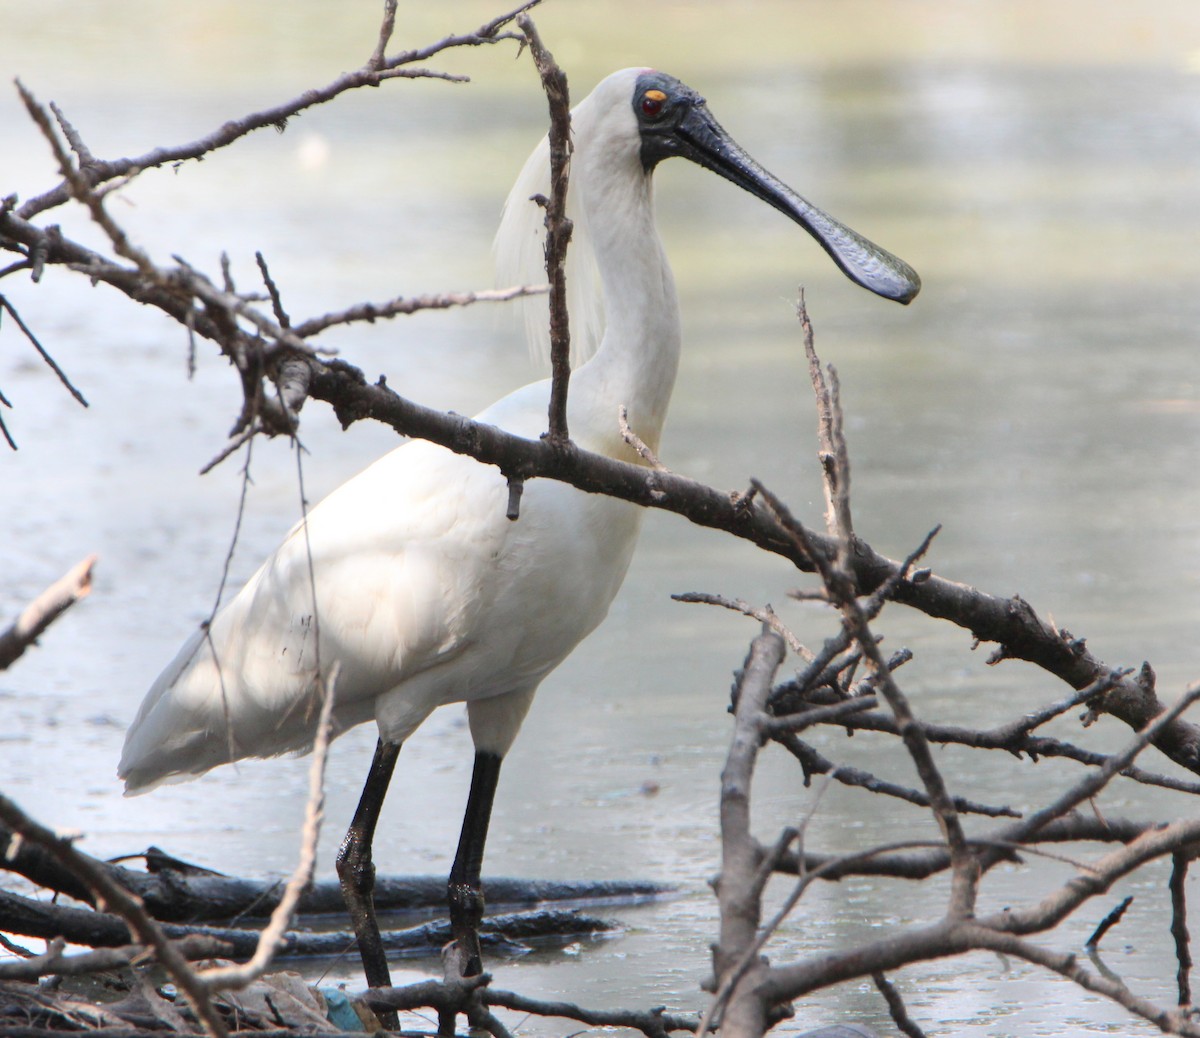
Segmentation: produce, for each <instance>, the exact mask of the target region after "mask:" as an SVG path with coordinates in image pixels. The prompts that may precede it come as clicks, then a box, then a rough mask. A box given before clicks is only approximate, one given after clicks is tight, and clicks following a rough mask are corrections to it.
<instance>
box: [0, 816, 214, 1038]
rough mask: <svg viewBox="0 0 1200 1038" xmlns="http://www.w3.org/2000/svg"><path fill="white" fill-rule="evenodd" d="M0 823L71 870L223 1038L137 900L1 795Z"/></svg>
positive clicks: (208, 1006) (201, 995)
mask: <svg viewBox="0 0 1200 1038" xmlns="http://www.w3.org/2000/svg"><path fill="white" fill-rule="evenodd" d="M0 822H3V823H4V824H5V825H7V826H8V827H9V828H11V829H12V830H13V832H14V833H17V834H19V835H20V836H22V837H23V838H25V839H27V840H31V841H33V842H34V843H37V844H38V845H39V846H40V847H42V848H43V849H44V850H46V851H47V852H48V853H49V854H50V855H52V856H53V857H54V858H56V859H57V860H58V861H60V862H61V863H62V864H63V865H65V866H66V867H67V868H68V869H70V870H71V871H72V872H73V873H74V874H75V875H76V876H78V877H79V879H80V880H81V881H82V882H83V883H85V884H86V885H87V886H88V887H89V888H90V889H91V891H92V892H93V894H94V895H95V898H96V902H97V905H98V906H101V907H107V908H110V909H112V910H113V911H115V912H116V913H118V914H119V915H120V916H121V918H122V919H124V920H125V922H126V923H127V924H128V926H129V929H130V931H131V932H132V933H133V934H134V935H135V936H136V937H137V939H138V940H139V941H140V942H141V943H143V944H145V945H148V946H149V947H152V948H153V949H154V951H155V953H156V955H157V956H158V961H159V962H161V963H162V964H163V966H164V967H165V968H166V970H167V972H168V973H169V974H170V976H171V979H172V980H173V981H174V982H175V983H176V984H177V985H178V987H179V989H180V991H182V992H183V994H184V996H185V997H186V998H187V1000H188V1002H189V1003H190V1004H191V1006H192V1009H193V1010H194V1011H195V1013H196V1016H197V1018H198V1019H199V1020H200V1022H201V1023H202V1024H203V1025H204V1029H205V1031H207V1032H208V1034H209V1035H210V1036H211V1038H225V1026H224V1024H223V1023H222V1022H221V1018H220V1017H219V1016H218V1015H217V1013H216V1010H215V1009H213V1006H212V1002H211V1001H210V1000H209V997H208V993H207V991H206V990H205V988H204V986H203V985H202V984H201V983H199V981H198V980H197V978H196V974H195V973H193V972H192V970H191V969H190V968H189V967H188V964H187V962H186V960H185V959H184V957H183V955H182V954H181V953H180V951H179V949H178V947H177V946H176V945H174V944H172V943H171V942H170V941H169V940H167V938H166V936H165V935H164V934H163V932H162V929H161V928H160V927H159V926H158V924H157V923H155V922H154V920H153V919H151V918H150V917H149V916H148V915H147V914H146V910H145V909H144V908H143V907H142V905H141V902H140V901H138V899H137V898H135V897H134V896H133V895H132V894H130V893H129V892H128V891H126V890H124V889H122V888H121V887H120V886H118V885H117V884H116V883H115V882H114V881H113V880H112V878H111V877H110V876H109V875H108V874H107V873H106V872H105V871H103V870H101V869H97V868H94V867H93V866H92V865H91V863H90V862H89V861H88V859H87V858H86V857H85V856H83V855H80V854H77V853H76V852H75V848H74V847H72V846H71V844H70V842H69V841H68V840H65V839H63V838H61V837H59V836H57V835H56V834H55V833H53V832H51V831H50V830H49V829H47V828H46V827H45V826H43V825H41V824H40V823H38V822H36V821H34V820H33V819H32V818H30V817H29V816H28V815H27V814H25V812H24V811H22V810H21V809H20V808H19V807H17V805H16V804H14V803H13V802H12V801H11V800H9V799H8V797H6V796H3V795H0Z"/></svg>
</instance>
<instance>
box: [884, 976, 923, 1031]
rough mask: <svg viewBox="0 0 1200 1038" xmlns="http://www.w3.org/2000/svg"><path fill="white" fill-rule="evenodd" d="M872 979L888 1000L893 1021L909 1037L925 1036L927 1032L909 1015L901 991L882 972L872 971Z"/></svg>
mask: <svg viewBox="0 0 1200 1038" xmlns="http://www.w3.org/2000/svg"><path fill="white" fill-rule="evenodd" d="M871 980H873V981H874V982H875V987H876V989H877V990H878V991H879V993H880V994H881V995H882V996H883V998H884V1001H885V1002H887V1007H888V1012H890V1013H891V1014H892V1021H893V1022H894V1023H895V1025H896V1026H897V1027H899V1028H900V1030H901V1031H903V1032H904V1033H905V1034H906V1035H908V1038H925V1032H924V1031H922V1030H921V1028H920V1027H918V1026H917V1024H916V1022H915V1021H914V1020H913V1018H912V1017H911V1016H909V1015H908V1009H907V1008H906V1007H905V1005H904V999H903V998H901V997H900V992H899V991H898V990H897V989H896V985H895V984H893V983H892V982H891V981H890V980H888V979H887V977H886V976H884V974H883V973H882V972H877V973H872V974H871Z"/></svg>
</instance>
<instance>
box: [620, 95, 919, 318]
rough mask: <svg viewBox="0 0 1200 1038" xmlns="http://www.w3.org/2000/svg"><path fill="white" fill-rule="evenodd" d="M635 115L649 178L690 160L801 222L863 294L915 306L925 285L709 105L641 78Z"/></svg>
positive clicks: (907, 268)
mask: <svg viewBox="0 0 1200 1038" xmlns="http://www.w3.org/2000/svg"><path fill="white" fill-rule="evenodd" d="M633 112H634V116H635V117H636V118H637V122H638V129H639V130H640V132H641V138H642V148H641V158H642V167H643V168H644V169H645V170H646V172H647V173H649V172H650V171H651V170H653V169H654V167H655V166H657V165H658V164H659V163H660V162H661V161H662V160H663V159H666V158H670V157H671V156H672V155H679V156H681V157H683V158H685V159H691V161H692V162H695V163H697V164H698V165H701V166H704V167H705V168H706V169H711V170H712V171H713V172H714V173H717V174H719V175H720V176H722V177H724V178H725V179H726V180H729V181H731V182H732V183H734V184H737V185H738V187H740V188H743V189H744V190H746V191H749V192H750V193H751V194H752V195H755V196H756V197H758V198H761V199H762V200H763V201H764V202H766V203H767V204H768V205H771V206H774V207H775V208H776V209H778V210H779V211H780V212H781V213H784V214H785V215H786V216H788V217H790V218H791V219H792V220H795V221H796V223H798V224H800V226H801V227H803V228H804V229H805V230H806V231H808V233H809V234H811V235H812V236H813V237H814V238H816V239H817V241H818V242H820V244H821V247H822V248H823V249H824V250H825V251H826V252H827V253H829V255H830V257H831V258H832V259H833V261H834V262H835V263H836V264H837V265H838V266H839V267H840V268H841V269H842V272H843V273H845V275H846V276H847V277H848V278H850V280H851V281H854V282H856V283H857V284H859V285H862V286H863V288H867V289H870V290H871V291H872V292H874V293H876V294H877V295H881V296H884V297H885V298H887V299H895V300H896V301H897V302H900V303H908V302H910V301H911V300H912V299H913V298H914V297H915V296H916V294H917V293H918V292H919V291H920V290H921V279H920V278H919V277H918V276H917V272H916V271H915V270H913V269H912V267H910V266H909V265H908V264H907V263H905V262H904V260H902V259H900V258H899V257H897V256H893V255H892V254H891V253H890V252H888V251H887V250H886V249H882V248H880V247H879V246H878V245H876V244H875V243H874V242H872V241H869V240H867V239H866V238H864V237H863V236H862V235H861V234H858V233H857V232H856V231H853V230H851V229H850V228H849V227H847V226H846V225H845V224H843V223H840V222H838V221H837V220H835V219H834V218H833V217H831V216H829V215H828V214H827V213H824V212H822V211H821V210H820V209H818V208H817V207H816V206H815V205H813V204H812V203H811V202H808V201H806V200H805V199H803V198H801V197H800V196H799V195H798V194H796V192H795V191H793V190H792V189H791V188H790V187H788V186H787V185H786V184H784V183H783V182H782V181H780V180H779V179H777V178H776V177H774V176H772V175H771V174H770V173H768V172H767V171H766V170H765V169H763V168H762V166H760V165H759V164H758V163H757V162H755V161H754V159H752V158H751V157H750V156H749V155H748V154H747V153H746V152H745V151H744V150H743V149H742V148H741V147H740V146H739V145H738V144H737V142H736V141H735V140H734V139H733V138H732V137H730V136H729V134H728V133H726V132H725V130H724V129H723V128H722V127H721V124H720V123H718V122H717V120H716V119H714V118H713V116H712V113H710V112H709V110H708V105H707V103H706V102H705V100H704V98H703V97H701V96H700V95H699V94H698V93H696V91H694V90H693V89H692V88H691V87H688V86H685V85H684V84H683V83H681V82H679V80H678V79H676V78H675V77H674V76H668V75H666V74H665V73H663V72H644V73H643V74H642V75H640V76H638V79H637V85H636V86H635V87H634V91H633Z"/></svg>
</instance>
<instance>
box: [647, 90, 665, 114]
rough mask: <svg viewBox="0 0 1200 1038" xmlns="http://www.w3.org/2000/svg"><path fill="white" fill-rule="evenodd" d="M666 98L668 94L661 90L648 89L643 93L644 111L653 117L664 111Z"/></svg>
mask: <svg viewBox="0 0 1200 1038" xmlns="http://www.w3.org/2000/svg"><path fill="white" fill-rule="evenodd" d="M666 99H667V95H666V94H664V93H663V92H662V91H661V90H647V91H646V92H645V93H644V94H643V95H642V112H643V113H644V114H646V115H648V116H650V118H651V119H653V118H654V117H655V116H657V115H660V114H661V113H662V109H663V102H664V101H665V100H666Z"/></svg>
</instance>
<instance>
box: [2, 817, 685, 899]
mask: <svg viewBox="0 0 1200 1038" xmlns="http://www.w3.org/2000/svg"><path fill="white" fill-rule="evenodd" d="M11 835H12V834H11V831H10V830H8V829H7V828H5V827H4V826H3V825H0V868H4V869H7V870H8V871H10V872H16V873H18V874H19V875H22V876H24V877H25V878H26V879H28V880H30V881H31V882H33V883H36V884H37V885H38V886H41V887H45V888H46V889H48V890H54V891H57V892H58V893H60V894H66V895H68V896H69V897H73V898H75V899H76V900H77V901H82V902H84V903H85V904H92V897H91V894H90V893H89V892H88V890H87V888H86V887H85V886H83V885H82V884H81V883H80V882H79V880H78V879H77V878H76V877H75V876H73V875H72V874H71V873H70V872H69V871H68V870H67V869H66V868H64V867H63V866H62V865H60V864H59V863H58V862H56V861H55V860H54V858H53V857H51V856H50V855H49V854H47V853H46V852H45V851H44V850H42V849H40V848H39V847H38V846H37V845H36V844H34V843H33V842H32V841H28V840H26V841H22V842H21V843H20V846H19V847H18V849H17V850H16V852H15V854H13V856H12V857H11V858H9V857H8V856H7V855H8V854H9V853H10V849H11ZM144 856H145V859H146V863H147V867H148V868H149V869H150V870H151V871H149V872H142V871H141V870H139V869H128V868H124V867H123V866H120V865H111V864H109V863H107V862H101V861H99V860H98V859H91V860H92V861H93V862H95V864H96V865H97V866H98V867H100V868H102V869H104V870H106V871H107V872H108V873H109V874H110V875H111V876H112V878H113V879H114V880H115V881H116V882H117V883H119V884H120V885H121V886H123V887H124V888H125V889H126V890H128V891H129V892H130V893H132V894H136V895H137V896H138V897H139V898H141V900H142V902H143V903H144V904H145V906H146V911H147V912H149V913H150V915H152V916H153V917H154V918H155V919H158V920H160V921H162V922H167V923H220V922H228V921H230V920H233V919H265V918H267V916H269V915H270V914H271V912H272V910H273V909H274V908H275V906H276V905H277V904H278V903H279V897H280V895H281V894H282V892H283V887H284V882H285V881H284V880H254V879H241V878H238V877H236V876H223V875H221V874H220V873H217V872H212V871H211V870H208V869H205V868H202V867H200V866H197V865H192V864H190V863H188V862H183V861H180V860H178V859H177V858H173V857H171V856H170V855H168V854H165V853H164V852H163V851H161V850H159V849H158V848H157V847H151V848H150V849H149V850H147V851H146V852H145V855H144ZM485 886H486V893H487V899H488V905H489V907H491V908H493V909H497V908H514V907H526V906H530V907H531V906H534V905H541V904H552V903H553V904H560V905H561V904H563V903H566V902H570V903H571V905H572V906H573V907H584V906H588V905H594V904H600V903H603V904H608V905H612V904H637V903H639V902H642V901H647V900H651V899H653V898H657V897H664V896H666V895H667V894H669V893H670V892H671V888H670V887H668V886H665V885H663V884H661V883H650V882H647V881H644V880H627V881H622V880H613V881H608V880H603V881H596V882H591V881H581V882H574V881H555V880H536V879H532V880H529V879H510V878H506V877H503V876H499V877H495V878H491V879H488V880H487V881H486V884H485ZM445 905H446V879H445V877H444V876H380V877H379V878H378V879H377V880H376V881H375V906H376V908H377V909H378V910H379V911H381V912H407V911H420V910H425V909H435V910H441V909H443V908H445ZM345 910H346V908H345V904H344V902H343V901H342V892H341V888H340V887H339V886H338V884H337V882H336V881H323V882H320V883H315V884H314V885H313V886H312V888H311V889H310V890H308V891H306V892H305V894H304V895H303V896H302V897H301V899H300V908H299V911H300V913H301V914H302V915H336V914H341V913H344V912H345Z"/></svg>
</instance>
